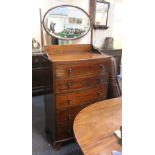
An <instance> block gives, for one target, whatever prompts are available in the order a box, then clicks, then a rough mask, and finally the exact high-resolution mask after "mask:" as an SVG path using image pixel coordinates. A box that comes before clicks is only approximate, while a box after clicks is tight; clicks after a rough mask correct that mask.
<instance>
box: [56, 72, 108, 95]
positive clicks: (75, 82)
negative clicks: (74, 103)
mask: <svg viewBox="0 0 155 155" xmlns="http://www.w3.org/2000/svg"><path fill="white" fill-rule="evenodd" d="M108 79H109V74H108V73H107V72H105V73H104V74H103V75H102V76H97V77H96V76H94V77H88V78H86V77H82V78H69V79H62V80H61V79H56V93H65V92H71V91H75V90H80V89H85V87H90V86H93V85H97V84H102V83H107V82H108Z"/></svg>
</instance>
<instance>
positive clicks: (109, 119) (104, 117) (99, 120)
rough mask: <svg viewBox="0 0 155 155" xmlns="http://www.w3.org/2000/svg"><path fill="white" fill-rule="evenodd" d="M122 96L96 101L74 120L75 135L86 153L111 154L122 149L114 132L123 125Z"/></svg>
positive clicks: (91, 154)
mask: <svg viewBox="0 0 155 155" xmlns="http://www.w3.org/2000/svg"><path fill="white" fill-rule="evenodd" d="M121 109H122V98H121V97H119V98H114V99H110V100H104V101H100V102H96V103H95V104H92V105H90V106H88V107H86V108H84V109H82V110H81V111H80V113H79V114H78V115H77V116H76V118H75V120H74V125H73V129H74V135H75V138H76V140H77V142H78V144H79V146H80V147H81V150H82V151H83V153H84V154H85V155H111V152H112V151H113V150H117V151H121V145H120V144H119V143H118V142H119V140H118V138H117V137H116V136H115V135H114V134H113V132H114V131H115V130H117V129H119V128H120V126H121V124H122V123H121V119H122V117H121V115H122V110H121Z"/></svg>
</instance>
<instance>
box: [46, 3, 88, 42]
mask: <svg viewBox="0 0 155 155" xmlns="http://www.w3.org/2000/svg"><path fill="white" fill-rule="evenodd" d="M43 26H44V29H45V30H46V32H47V33H48V34H49V35H51V36H53V37H56V38H58V39H62V40H74V39H79V38H81V37H83V36H85V35H86V34H87V33H88V32H89V30H90V26H91V22H90V18H89V16H88V14H87V13H86V12H85V11H84V10H82V9H81V8H79V7H75V6H71V5H62V6H57V7H54V8H51V9H50V10H48V11H47V12H46V13H45V15H44V19H43Z"/></svg>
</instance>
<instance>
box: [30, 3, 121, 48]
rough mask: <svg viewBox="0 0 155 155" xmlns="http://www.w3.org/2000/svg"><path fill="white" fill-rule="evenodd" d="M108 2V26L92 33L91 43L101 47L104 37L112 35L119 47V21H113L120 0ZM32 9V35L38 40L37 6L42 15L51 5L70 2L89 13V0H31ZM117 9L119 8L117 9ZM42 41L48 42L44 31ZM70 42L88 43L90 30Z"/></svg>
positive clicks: (116, 45) (38, 16) (116, 46)
mask: <svg viewBox="0 0 155 155" xmlns="http://www.w3.org/2000/svg"><path fill="white" fill-rule="evenodd" d="M107 1H109V2H110V9H109V21H108V25H109V26H110V28H109V29H107V30H96V31H95V32H94V35H93V38H94V39H93V44H94V45H95V46H96V47H102V45H103V43H104V39H105V37H114V47H115V48H121V37H120V23H118V22H114V19H117V18H118V17H115V13H114V12H115V6H116V4H117V3H120V2H121V0H107ZM32 3H33V4H32V6H33V11H32V21H33V25H32V37H34V38H36V39H37V40H38V41H39V42H41V39H40V36H41V35H40V15H39V8H41V10H42V16H43V15H44V13H45V12H46V11H47V10H48V9H49V8H51V7H54V6H57V5H63V4H70V5H75V6H78V7H81V8H82V9H84V10H85V11H86V12H87V13H89V0H33V1H32ZM117 10H119V9H117ZM44 42H45V44H50V37H49V36H48V35H47V34H46V33H45V31H44ZM69 43H70V44H88V43H90V32H89V33H88V34H87V35H86V36H84V37H83V38H81V39H78V40H74V41H69Z"/></svg>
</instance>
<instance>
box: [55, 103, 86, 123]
mask: <svg viewBox="0 0 155 155" xmlns="http://www.w3.org/2000/svg"><path fill="white" fill-rule="evenodd" d="M84 107H85V106H77V107H73V108H71V109H65V110H56V123H57V124H66V123H73V121H74V118H75V117H76V115H77V114H78V113H79V111H80V110H81V109H82V108H84Z"/></svg>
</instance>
